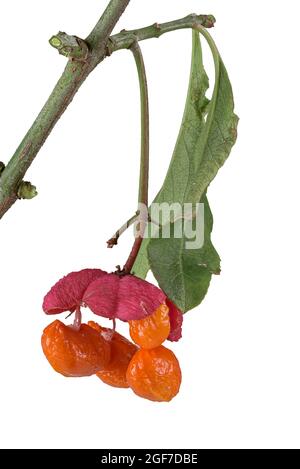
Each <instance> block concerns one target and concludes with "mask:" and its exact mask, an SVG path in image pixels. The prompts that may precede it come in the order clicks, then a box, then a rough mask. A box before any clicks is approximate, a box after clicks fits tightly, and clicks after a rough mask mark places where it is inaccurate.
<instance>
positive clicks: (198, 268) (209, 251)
mask: <svg viewBox="0 0 300 469" xmlns="http://www.w3.org/2000/svg"><path fill="white" fill-rule="evenodd" d="M201 202H203V204H204V243H203V246H202V247H201V248H199V249H187V247H186V243H187V241H190V240H189V239H187V238H186V237H185V236H183V237H180V238H175V237H174V231H175V228H176V224H177V225H179V224H181V225H182V224H183V221H182V220H178V221H176V223H175V224H171V230H170V231H171V237H170V238H163V237H160V238H157V239H152V240H151V241H150V243H149V245H148V258H149V263H150V268H151V270H152V272H153V274H154V276H155V277H156V279H157V280H158V281H159V285H160V287H161V289H162V290H163V291H164V292H165V294H166V295H167V296H168V297H169V298H170V299H171V300H172V301H173V302H174V303H175V304H176V305H177V306H178V308H179V309H180V310H181V311H183V312H186V311H189V310H190V309H193V308H195V307H196V306H198V305H199V304H200V303H201V302H202V300H203V298H204V297H205V295H206V293H207V290H208V287H209V284H210V280H211V276H212V274H219V273H220V258H219V255H218V253H217V251H216V250H215V248H214V246H213V244H212V242H211V239H210V235H211V231H212V227H213V217H212V213H211V211H210V207H209V204H208V200H207V198H206V196H203V198H202V200H201ZM187 223H191V221H190V220H189V221H188V222H187ZM185 225H186V221H185ZM161 233H162V231H160V234H161Z"/></svg>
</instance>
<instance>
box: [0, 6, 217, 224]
mask: <svg viewBox="0 0 300 469" xmlns="http://www.w3.org/2000/svg"><path fill="white" fill-rule="evenodd" d="M129 2H130V0H110V2H109V4H108V6H107V7H106V10H105V11H104V13H103V15H102V16H101V18H100V20H99V21H98V23H97V24H96V26H95V28H94V29H93V31H92V32H91V33H90V35H89V36H88V37H87V38H86V39H85V40H84V41H83V40H81V39H80V38H77V37H76V36H68V35H65V36H64V38H62V37H60V39H64V41H66V42H68V46H71V45H72V46H73V47H75V49H76V50H75V51H74V50H73V52H74V53H72V52H71V53H70V55H69V57H70V60H69V61H68V64H67V66H66V68H65V70H64V72H63V74H62V76H61V78H60V79H59V81H58V83H57V84H56V86H55V88H54V90H53V91H52V93H51V95H50V97H49V98H48V100H47V102H46V104H45V106H44V107H43V109H42V110H41V112H40V114H39V115H38V117H37V118H36V120H35V121H34V123H33V125H32V127H31V128H30V129H29V131H28V133H27V134H26V135H25V137H24V139H23V140H22V142H21V144H20V145H19V147H18V148H17V150H16V152H15V154H14V155H13V156H12V158H11V160H10V161H9V162H8V164H7V165H6V166H5V167H3V166H4V165H3V164H2V165H1V167H0V219H1V218H2V217H3V215H4V214H5V213H6V212H7V211H8V210H9V209H10V207H11V206H12V205H13V204H14V202H15V201H16V200H17V199H18V189H19V187H20V184H21V183H22V181H23V178H24V176H25V174H26V171H27V170H28V168H29V167H30V165H31V163H32V161H33V160H34V158H35V157H36V155H37V154H38V152H39V150H40V149H41V147H42V145H43V144H44V142H45V141H46V139H47V137H48V136H49V134H50V132H51V131H52V129H53V127H54V126H55V124H56V123H57V121H58V120H59V118H60V117H61V116H62V114H63V113H64V111H65V110H66V108H67V107H68V105H69V104H70V103H71V101H72V100H73V98H74V96H75V94H76V93H77V91H78V90H79V88H80V86H81V85H82V84H83V82H84V81H85V79H86V78H87V77H88V75H89V74H90V73H91V72H92V71H93V70H94V68H95V67H96V66H97V65H98V64H99V63H100V62H101V61H102V60H103V59H104V58H105V57H106V56H109V55H111V54H112V53H113V52H115V51H117V50H120V49H125V48H130V47H131V46H132V44H133V43H135V42H136V41H143V40H145V39H151V38H155V37H160V36H161V35H162V34H165V33H167V32H170V31H175V30H178V29H184V28H193V27H194V26H195V25H202V26H204V27H206V28H210V27H212V26H213V25H214V22H215V19H214V17H213V16H212V15H195V14H192V15H189V16H187V17H185V18H182V19H179V20H175V21H170V22H168V23H162V24H158V23H155V24H154V25H151V26H148V27H145V28H140V29H135V30H132V31H123V32H121V33H119V34H115V35H113V36H111V37H110V34H111V32H112V30H113V28H114V26H115V25H116V23H117V22H118V20H119V18H120V16H121V15H122V13H123V12H124V10H125V8H126V7H127V5H128V4H129ZM54 37H55V36H53V38H54ZM53 38H51V39H53ZM74 39H75V42H74ZM50 41H51V40H50ZM81 41H82V42H81ZM55 43H56V42H55V41H54V44H53V42H52V45H54V47H55ZM56 44H57V47H56V48H59V45H58V43H56ZM76 44H77V45H78V46H79V49H80V47H81V48H82V49H83V52H82V51H80V50H79V49H78V48H76ZM85 45H86V46H87V49H88V50H87V49H86V48H85ZM74 54H75V57H74ZM76 54H79V57H78V56H77V57H76ZM83 55H84V57H83Z"/></svg>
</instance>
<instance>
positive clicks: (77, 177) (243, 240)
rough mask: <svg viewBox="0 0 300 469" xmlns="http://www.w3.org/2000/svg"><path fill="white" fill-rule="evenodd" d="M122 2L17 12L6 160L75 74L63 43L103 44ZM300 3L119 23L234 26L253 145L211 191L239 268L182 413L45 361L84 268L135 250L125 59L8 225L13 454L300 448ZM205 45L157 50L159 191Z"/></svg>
mask: <svg viewBox="0 0 300 469" xmlns="http://www.w3.org/2000/svg"><path fill="white" fill-rule="evenodd" d="M106 3H107V0H89V2H82V1H80V2H79V1H77V2H74V1H70V0H63V1H62V0H51V2H50V1H43V2H40V1H34V0H26V2H24V1H21V0H11V1H10V2H5V3H1V6H0V36H1V75H0V76H1V78H0V79H1V86H0V103H1V108H0V109H1V111H0V120H1V122H0V129H1V132H0V155H1V158H0V159H2V160H4V161H7V160H8V159H9V157H10V156H11V155H12V153H13V151H14V150H15V147H16V146H17V144H18V143H19V141H20V140H21V138H22V137H23V135H24V133H25V132H26V131H27V129H28V127H29V126H30V125H31V123H32V121H33V119H34V118H35V116H36V114H37V113H38V111H39V110H40V108H41V106H42V105H43V103H44V101H45V99H46V98H47V96H48V94H49V93H50V91H51V89H52V87H53V86H54V84H55V82H56V80H57V78H58V76H59V74H60V72H61V71H62V70H63V67H64V64H65V59H64V58H63V57H61V56H59V55H58V54H57V53H56V52H55V50H54V49H52V48H51V47H50V46H49V45H48V44H47V41H48V39H49V37H50V36H51V35H52V34H54V33H56V32H57V31H58V30H59V29H61V30H66V31H67V32H69V33H71V34H72V33H73V34H77V35H78V36H83V37H85V36H86V35H87V34H88V32H89V30H90V29H91V27H92V26H93V24H94V23H95V22H96V20H97V19H98V17H99V15H100V14H101V11H102V10H103V8H104V6H105V5H106ZM297 5H298V2H296V1H292V0H290V1H288V0H286V1H285V2H281V1H274V0H273V1H272V2H271V1H264V2H261V1H258V0H252V1H251V2H241V1H233V0H226V2H224V1H221V0H219V1H218V0H207V1H206V0H202V1H198V0H185V1H182V0H163V1H162V0H151V1H150V0H132V1H131V3H130V5H129V7H128V9H127V11H126V13H125V14H124V16H123V17H122V19H121V21H120V23H119V25H118V27H117V30H120V29H122V28H124V27H126V28H132V27H136V26H143V25H148V24H151V23H153V22H154V21H167V20H172V19H176V18H180V17H182V16H185V15H186V14H188V13H191V12H197V13H213V14H214V15H215V16H216V18H217V24H216V27H215V29H214V30H213V31H212V34H213V36H214V38H215V40H216V42H217V44H218V46H219V49H220V52H221V54H222V56H223V59H224V61H225V64H226V66H227V69H228V72H229V75H230V77H231V80H232V84H233V88H234V93H235V101H236V111H237V113H238V114H239V116H240V118H241V120H240V126H239V138H238V143H237V145H236V146H235V147H234V150H233V152H232V155H231V156H230V158H229V160H228V162H227V163H226V165H225V167H224V168H223V169H222V170H221V171H220V172H219V174H218V176H217V178H216V180H215V181H214V182H213V183H212V185H211V188H210V190H209V198H210V201H211V206H212V210H213V213H214V218H215V225H214V232H213V241H214V243H215V246H216V247H217V249H218V251H219V252H220V254H221V257H222V275H221V276H220V277H217V278H214V279H213V282H212V285H211V288H210V290H209V294H208V296H207V297H206V299H205V301H204V302H203V303H202V305H201V306H200V307H199V308H197V309H196V310H194V311H192V312H190V313H188V314H187V315H186V317H185V324H184V339H183V340H182V341H181V342H180V343H178V344H175V345H171V348H172V349H173V350H174V351H175V353H176V354H177V356H178V358H179V360H180V363H181V366H182V370H183V384H182V388H181V392H180V394H179V396H178V397H176V399H174V400H173V401H172V402H171V403H169V404H157V403H152V402H149V401H146V400H142V399H139V398H138V397H136V396H135V395H134V394H133V393H131V392H130V391H129V390H119V389H113V388H110V387H108V386H107V387H106V386H105V385H104V384H102V383H101V382H100V380H98V379H97V378H93V377H92V378H86V379H65V378H63V377H62V376H60V375H58V374H56V373H55V372H54V371H52V369H51V368H50V366H49V365H48V363H47V361H46V360H45V358H44V356H43V354H42V351H41V347H40V336H41V332H42V330H43V328H44V327H45V326H46V325H47V324H48V323H49V322H50V321H51V319H53V318H49V317H46V316H45V315H44V314H43V313H42V309H41V304H42V299H43V295H44V294H45V293H46V292H47V291H48V289H49V288H50V286H51V285H52V284H53V283H54V282H55V281H56V280H58V279H59V278H60V277H61V276H62V275H64V274H66V273H68V272H70V271H72V270H79V269H81V268H85V267H101V268H103V269H107V270H112V269H113V268H114V266H115V265H117V264H121V263H122V262H124V260H125V258H126V254H127V252H128V250H129V246H130V243H131V237H132V233H128V234H127V235H126V236H124V239H123V240H122V241H121V242H120V245H119V247H118V248H116V249H114V250H113V251H109V250H107V249H106V244H105V241H106V239H108V238H109V237H110V236H111V235H112V234H113V232H114V230H115V229H116V228H117V227H118V226H119V225H120V223H122V222H123V221H124V219H126V218H127V217H129V216H130V215H131V213H132V212H133V211H134V210H135V204H136V195H137V187H136V180H137V175H138V160H139V154H138V153H139V102H138V86H137V78H136V74H135V67H134V63H133V59H132V57H131V55H130V53H129V52H127V51H122V52H119V53H116V54H114V55H113V56H112V57H111V58H110V59H107V60H106V61H105V62H104V63H102V64H101V66H99V68H98V69H97V70H96V71H95V72H94V73H93V74H92V75H91V76H90V78H89V79H88V81H87V82H86V83H85V84H84V86H83V87H82V89H81V90H80V92H79V94H78V95H77V97H76V99H75V100H74V102H73V103H72V105H71V107H70V108H69V110H68V111H67V113H66V114H65V115H64V116H63V118H62V119H61V121H60V122H59V124H58V125H57V127H56V128H55V130H54V132H53V133H52V135H51V137H50V138H49V140H48V141H47V143H46V145H45V146H44V148H43V149H42V151H41V152H40V154H39V156H38V158H37V159H36V161H35V162H34V164H33V166H32V168H31V169H30V171H29V172H28V175H27V179H29V180H31V181H32V182H33V183H34V184H36V185H37V186H38V190H39V196H38V197H37V198H36V199H34V200H32V201H23V202H18V203H16V204H15V205H14V207H13V208H12V209H11V210H10V211H9V212H8V214H7V215H6V216H5V218H4V219H3V220H2V221H1V232H0V243H1V244H0V245H1V252H0V263H1V264H0V280H1V282H0V288H1V306H0V308H1V328H0V360H1V387H0V395H1V402H0V405H1V413H0V434H1V436H0V445H1V447H4V448H76V447H81V448H125V447H129V448H138V447H141V448H193V447H194V448H248V447H250V448H251V447H252V448H253V447H254V448H281V447H284V448H288V447H295V448H299V447H300V429H299V419H300V399H299V395H300V376H299V369H300V367H299V357H300V353H299V352H300V341H299V330H300V317H299V312H300V308H299V263H300V255H299V235H300V233H299V231H300V230H299V171H300V164H299V157H300V155H299V112H298V108H299V78H300V77H299V65H298V62H299V61H298V57H299V13H300V11H299V6H297ZM190 46H191V35H190V33H189V31H181V32H176V33H172V34H169V35H167V36H164V37H162V38H160V39H159V40H151V41H146V42H145V43H143V50H144V52H145V60H146V65H147V69H148V74H149V87H150V99H151V158H152V161H151V187H150V189H151V196H154V195H155V193H156V191H157V190H158V188H159V187H160V184H161V182H162V180H163V178H164V173H165V171H166V168H167V166H168V162H169V159H170V156H171V153H172V149H173V146H174V142H175V139H176V135H177V131H178V128H179V124H180V121H181V115H182V110H183V106H184V100H185V94H186V86H187V80H188V73H189V66H190ZM208 70H211V68H210V60H209V61H208ZM88 317H89V315H88V313H86V314H85V318H86V319H88ZM120 330H121V331H123V332H125V330H126V328H125V326H123V325H121V329H120Z"/></svg>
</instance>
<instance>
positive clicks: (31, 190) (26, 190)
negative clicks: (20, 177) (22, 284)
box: [18, 181, 38, 200]
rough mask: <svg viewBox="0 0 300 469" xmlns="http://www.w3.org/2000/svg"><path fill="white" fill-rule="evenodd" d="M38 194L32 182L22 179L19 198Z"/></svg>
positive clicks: (32, 196)
mask: <svg viewBox="0 0 300 469" xmlns="http://www.w3.org/2000/svg"><path fill="white" fill-rule="evenodd" d="M37 195H38V193H37V190H36V187H35V186H33V185H32V184H31V182H27V181H22V182H21V184H20V186H19V189H18V198H19V199H28V200H29V199H33V198H34V197H36V196H37Z"/></svg>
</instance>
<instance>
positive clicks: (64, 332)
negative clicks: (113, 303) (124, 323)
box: [42, 304, 181, 402]
mask: <svg viewBox="0 0 300 469" xmlns="http://www.w3.org/2000/svg"><path fill="white" fill-rule="evenodd" d="M128 322H129V331H130V336H131V338H132V340H133V341H134V342H135V344H136V345H135V344H134V343H132V342H130V341H129V340H127V339H126V338H125V337H123V336H122V335H120V334H119V333H118V332H116V331H114V330H113V329H108V328H104V327H101V326H100V325H99V324H98V323H96V322H94V321H89V322H88V324H81V325H80V326H79V328H76V327H74V326H66V325H65V324H63V323H62V322H61V321H59V320H56V321H54V322H53V323H51V324H50V325H49V326H47V327H46V329H45V330H44V332H43V335H42V348H43V351H44V354H45V356H46V358H47V360H48V361H49V363H50V364H51V366H52V367H53V368H54V370H55V371H57V372H58V373H61V374H62V375H64V376H67V377H70V376H73V377H79V376H90V375H94V374H95V375H96V376H98V378H100V379H101V380H102V381H103V382H104V383H106V384H108V385H110V386H114V387H117V388H128V387H130V388H131V389H132V390H133V391H134V392H135V394H137V395H138V396H140V397H143V398H145V399H149V400H151V401H158V402H168V401H170V400H171V399H172V398H173V397H174V396H176V394H177V393H178V391H179V388H180V384H181V370H180V366H179V363H178V360H177V358H176V357H175V355H174V353H173V352H172V351H171V350H169V349H167V348H166V347H164V346H162V343H163V342H164V341H165V340H166V339H167V338H168V336H169V334H170V319H169V308H168V306H167V305H166V304H162V305H161V306H160V307H159V308H157V309H156V311H155V312H154V313H153V314H152V315H150V316H147V317H146V318H145V319H140V320H132V321H128Z"/></svg>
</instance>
